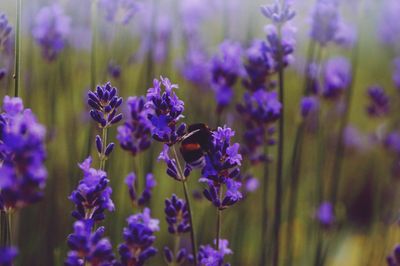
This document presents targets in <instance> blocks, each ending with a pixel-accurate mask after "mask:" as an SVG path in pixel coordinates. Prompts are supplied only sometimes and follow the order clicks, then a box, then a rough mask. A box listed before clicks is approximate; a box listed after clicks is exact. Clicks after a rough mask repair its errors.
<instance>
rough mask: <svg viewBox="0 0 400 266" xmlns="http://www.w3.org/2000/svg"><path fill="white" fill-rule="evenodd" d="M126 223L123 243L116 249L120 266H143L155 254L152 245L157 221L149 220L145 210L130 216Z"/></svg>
mask: <svg viewBox="0 0 400 266" xmlns="http://www.w3.org/2000/svg"><path fill="white" fill-rule="evenodd" d="M127 222H128V226H127V227H125V228H124V232H123V238H124V240H125V242H124V243H123V244H121V245H119V247H118V251H119V254H120V256H121V262H122V265H124V266H129V265H143V264H144V262H145V261H147V260H148V259H149V258H150V257H152V256H154V255H155V254H156V253H157V249H155V248H154V247H153V246H152V245H153V243H154V241H155V239H156V237H155V236H154V235H153V233H154V230H155V229H158V220H155V219H151V217H150V210H149V209H147V208H145V209H144V211H143V213H139V214H136V215H132V216H131V217H129V218H128V219H127ZM155 224H157V227H156V228H155V227H154V225H155Z"/></svg>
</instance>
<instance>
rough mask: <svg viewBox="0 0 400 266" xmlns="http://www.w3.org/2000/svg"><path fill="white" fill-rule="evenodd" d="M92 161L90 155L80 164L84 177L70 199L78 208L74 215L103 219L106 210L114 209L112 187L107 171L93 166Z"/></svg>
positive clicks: (97, 219) (85, 218)
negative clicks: (109, 184)
mask: <svg viewBox="0 0 400 266" xmlns="http://www.w3.org/2000/svg"><path fill="white" fill-rule="evenodd" d="M91 163H92V158H91V157H88V158H87V159H86V160H84V161H83V162H82V163H81V164H79V167H80V168H81V170H82V171H83V178H82V180H81V181H80V182H79V185H78V187H77V188H76V189H75V190H74V191H73V192H72V193H71V195H70V196H69V199H70V200H71V201H72V202H73V203H74V204H75V206H76V210H74V211H73V212H72V216H73V217H75V218H76V219H78V220H91V221H101V220H103V219H104V218H105V215H104V211H105V210H109V211H113V210H114V203H113V202H112V200H111V193H112V189H111V188H110V187H109V186H108V183H109V180H108V179H107V174H106V172H104V171H101V170H96V169H94V168H91V167H90V165H91Z"/></svg>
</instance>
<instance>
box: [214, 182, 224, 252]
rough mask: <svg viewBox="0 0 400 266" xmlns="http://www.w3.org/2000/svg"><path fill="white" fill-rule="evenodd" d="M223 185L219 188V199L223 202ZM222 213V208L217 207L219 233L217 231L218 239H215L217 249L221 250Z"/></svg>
mask: <svg viewBox="0 0 400 266" xmlns="http://www.w3.org/2000/svg"><path fill="white" fill-rule="evenodd" d="M222 193H223V191H222V186H221V187H220V188H219V200H220V202H222ZM221 216H222V213H221V210H220V209H219V208H217V233H216V241H215V247H216V248H217V250H219V240H220V239H221V224H222V221H221V218H222V217H221Z"/></svg>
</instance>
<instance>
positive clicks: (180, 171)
mask: <svg viewBox="0 0 400 266" xmlns="http://www.w3.org/2000/svg"><path fill="white" fill-rule="evenodd" d="M172 150H173V152H174V157H175V160H176V164H177V165H178V172H179V179H180V180H181V183H182V186H183V193H184V194H185V200H186V204H187V208H188V213H189V222H190V238H191V241H192V251H193V259H194V265H195V266H197V246H196V235H195V233H194V223H193V214H192V210H191V203H190V197H189V193H188V188H187V185H186V178H185V176H184V174H183V171H182V167H181V164H180V163H179V158H178V154H177V152H176V149H175V146H172Z"/></svg>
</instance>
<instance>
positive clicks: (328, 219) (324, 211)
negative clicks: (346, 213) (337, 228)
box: [315, 202, 335, 227]
mask: <svg viewBox="0 0 400 266" xmlns="http://www.w3.org/2000/svg"><path fill="white" fill-rule="evenodd" d="M315 218H316V219H317V221H318V222H319V223H320V224H321V225H322V226H323V227H330V226H331V225H332V224H333V223H334V222H335V214H334V211H333V206H332V204H331V203H330V202H323V203H322V204H321V205H320V206H319V207H318V210H317V212H316V215H315Z"/></svg>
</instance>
